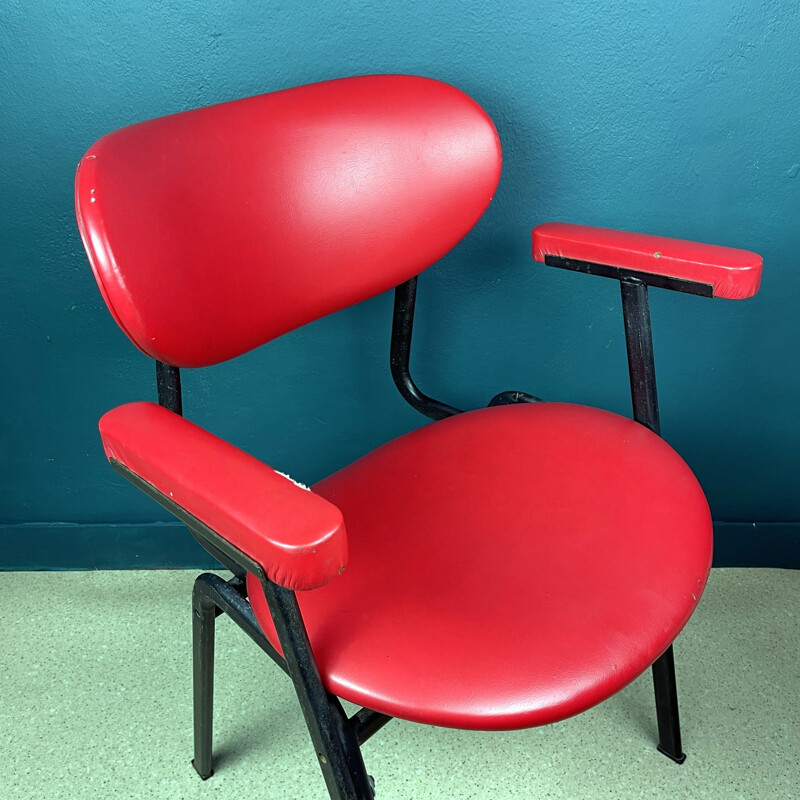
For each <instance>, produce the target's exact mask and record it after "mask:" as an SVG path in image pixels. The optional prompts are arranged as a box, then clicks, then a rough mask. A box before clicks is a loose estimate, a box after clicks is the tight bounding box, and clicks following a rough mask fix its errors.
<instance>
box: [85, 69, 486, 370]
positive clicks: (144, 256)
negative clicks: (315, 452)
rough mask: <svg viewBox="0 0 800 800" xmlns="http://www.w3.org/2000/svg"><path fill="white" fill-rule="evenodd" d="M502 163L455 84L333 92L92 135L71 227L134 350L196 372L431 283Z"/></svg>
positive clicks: (229, 106) (372, 85) (400, 78)
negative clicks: (431, 270)
mask: <svg viewBox="0 0 800 800" xmlns="http://www.w3.org/2000/svg"><path fill="white" fill-rule="evenodd" d="M500 165H501V153H500V142H499V139H498V137H497V132H496V131H495V128H494V125H493V124H492V122H491V120H490V119H489V117H488V116H487V115H486V113H485V112H484V111H483V110H482V109H481V108H480V106H478V105H477V104H476V103H475V102H474V101H473V100H472V99H470V98H469V97H467V96H466V95H465V94H463V93H462V92H460V91H459V90H457V89H455V88H453V87H452V86H448V85H447V84H444V83H440V82H438V81H434V80H430V79H428V78H418V77H410V76H404V75H377V76H365V77H358V78H344V79H340V80H335V81H328V82H325V83H318V84H312V85H309V86H301V87H298V88H294V89H286V90H284V91H279V92H274V93H272V94H265V95H261V96H258V97H251V98H247V99H243V100H237V101H234V102H230V103H224V104H222V105H217V106H211V107H208V108H201V109H198V110H195V111H186V112H183V113H180V114H174V115H172V116H168V117H162V118H160V119H154V120H151V121H149V122H143V123H140V124H138V125H132V126H130V127H127V128H123V129H121V130H118V131H115V132H114V133H110V134H108V135H107V136H104V137H103V138H102V139H100V140H99V141H98V142H96V143H95V144H94V145H93V146H92V147H91V148H90V149H89V151H88V152H87V153H86V155H85V156H84V157H83V159H82V160H81V162H80V165H79V167H78V174H77V176H76V188H75V192H76V208H77V214H78V225H79V228H80V231H81V236H82V238H83V243H84V246H85V247H86V250H87V253H88V254H89V260H90V262H91V264H92V268H93V270H94V274H95V277H96V278H97V282H98V284H99V286H100V290H101V292H102V293H103V297H104V298H105V301H106V303H107V305H108V307H109V308H110V310H111V313H112V314H113V315H114V318H115V319H116V321H117V323H118V324H119V325H120V327H121V328H122V329H123V330H124V331H125V333H126V334H127V335H128V336H129V337H130V339H131V340H132V341H133V342H134V343H135V344H136V345H137V346H138V347H139V348H140V349H141V350H143V351H144V352H145V353H147V354H148V355H150V356H152V357H153V358H156V359H159V360H160V361H163V362H166V363H168V364H173V365H175V366H179V367H197V366H205V365H208V364H214V363H218V362H221V361H225V360H226V359H229V358H233V357H234V356H237V355H240V354H241V353H244V352H246V351H247V350H250V349H252V348H254V347H258V346H259V345H261V344H264V343H265V342H267V341H269V340H270V339H273V338H275V337H277V336H280V335H281V334H283V333H286V332H287V331H290V330H292V329H293V328H296V327H299V326H301V325H303V324H305V323H307V322H310V321H311V320H314V319H317V318H318V317H322V316H324V315H326V314H329V313H331V312H333V311H337V310H338V309H340V308H344V307H345V306H348V305H352V304H354V303H357V302H359V301H361V300H364V299H366V298H368V297H371V296H373V295H376V294H379V293H380V292H383V291H386V290H388V289H391V288H393V287H394V286H396V285H398V284H400V283H402V282H403V281H405V280H407V279H408V278H410V277H412V276H414V275H416V274H418V273H419V272H421V271H422V270H424V269H426V268H427V267H429V266H430V265H431V264H433V263H434V262H435V261H437V260H438V259H439V258H441V257H442V256H443V255H445V254H446V253H447V252H448V251H449V250H450V249H451V248H452V247H453V246H454V245H455V244H457V243H458V242H459V241H460V240H461V239H462V238H463V237H464V236H465V235H466V234H467V233H468V232H469V230H470V229H471V228H472V227H473V225H474V224H475V222H476V221H477V220H478V219H479V218H480V216H481V214H482V213H483V212H484V210H485V209H486V207H487V206H488V204H489V202H490V200H491V198H492V196H493V194H494V191H495V188H496V186H497V182H498V180H499V178H500Z"/></svg>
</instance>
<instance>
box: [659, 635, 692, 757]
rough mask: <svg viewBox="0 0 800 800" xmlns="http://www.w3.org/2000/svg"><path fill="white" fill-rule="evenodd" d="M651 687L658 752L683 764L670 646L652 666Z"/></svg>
mask: <svg viewBox="0 0 800 800" xmlns="http://www.w3.org/2000/svg"><path fill="white" fill-rule="evenodd" d="M653 685H654V687H655V693H656V716H657V717H658V752H659V753H663V754H664V755H665V756H667V758H671V759H672V760H673V761H674V762H675V763H676V764H683V762H684V761H685V760H686V754H685V753H684V752H683V748H682V747H681V723H680V717H679V714H678V685H677V682H676V680H675V656H674V653H673V651H672V645H670V647H669V648H668V649H667V650H666V652H665V653H664V654H663V655H662V656H661V657H660V658H659V659H658V661H656V662H655V664H653Z"/></svg>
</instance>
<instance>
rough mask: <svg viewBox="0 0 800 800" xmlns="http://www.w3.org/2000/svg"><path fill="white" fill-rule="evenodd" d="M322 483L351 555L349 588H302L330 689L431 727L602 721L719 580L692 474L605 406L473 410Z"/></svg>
mask: <svg viewBox="0 0 800 800" xmlns="http://www.w3.org/2000/svg"><path fill="white" fill-rule="evenodd" d="M314 488H315V491H317V492H318V493H320V494H321V495H323V496H324V497H327V498H328V499H329V500H330V501H331V502H333V503H335V504H336V505H337V506H338V507H339V508H341V510H342V512H343V513H344V519H345V523H346V525H347V531H348V537H349V546H350V560H349V564H348V566H347V568H346V569H345V571H344V573H343V574H342V575H341V576H339V577H338V578H336V579H335V580H333V581H332V582H331V583H329V584H328V585H326V586H324V587H322V588H320V589H315V590H313V591H308V592H300V593H298V600H299V602H300V607H301V609H302V612H303V616H304V619H305V621H306V625H307V628H308V631H309V636H310V639H311V643H312V647H313V650H314V654H315V656H316V659H317V662H318V665H319V669H320V672H321V674H322V678H323V681H324V683H325V685H326V687H327V688H328V689H329V690H330V691H331V692H333V693H334V694H336V695H338V696H340V697H342V698H344V699H346V700H350V701H352V702H354V703H359V704H362V705H365V706H367V707H369V708H372V709H375V710H377V711H381V712H384V713H386V714H391V715H392V716H397V717H402V718H405V719H409V720H416V721H418V722H424V723H429V724H434V725H444V726H451V727H462V728H474V729H498V730H499V729H511V728H522V727H529V726H533V725H540V724H544V723H548V722H554V721H556V720H559V719H563V718H564V717H568V716H571V715H573V714H576V713H578V712H580V711H583V710H584V709H586V708H589V707H590V706H592V705H594V704H595V703H598V702H600V701H601V700H603V699H605V698H607V697H609V696H610V695H612V694H614V693H615V692H616V691H618V690H619V689H621V688H622V687H623V686H625V685H626V684H628V683H629V682H630V681H632V680H633V679H634V678H635V677H636V676H637V675H639V674H640V673H641V672H643V671H644V670H645V669H646V668H647V667H648V666H649V665H650V664H651V663H652V662H653V661H655V659H656V658H657V657H658V656H659V655H661V653H662V652H663V651H664V650H665V649H666V648H667V647H668V646H669V644H670V643H671V642H672V640H673V639H674V638H675V636H676V635H677V634H678V632H679V631H680V630H681V628H682V627H683V626H684V624H685V623H686V621H687V620H688V619H689V616H690V615H691V613H692V611H693V610H694V608H695V606H696V604H697V602H698V600H699V598H700V594H701V592H702V591H703V588H704V586H705V582H706V578H707V576H708V572H709V568H710V566H711V546H712V535H711V518H710V514H709V510H708V505H707V503H706V500H705V497H704V495H703V492H702V490H701V488H700V486H699V484H698V483H697V480H696V479H695V477H694V476H693V474H692V473H691V471H690V470H689V468H688V467H687V466H686V464H685V463H684V462H683V461H682V460H681V458H680V457H679V456H678V455H677V454H676V453H675V452H674V451H673V450H672V449H671V448H670V447H669V445H667V444H666V443H665V442H664V441H663V440H661V439H660V438H659V437H658V436H656V435H655V434H654V433H652V432H651V431H649V430H647V429H646V428H644V427H643V426H641V425H639V424H638V423H636V422H633V421H632V420H629V419H626V418H624V417H620V416H617V415H615V414H611V413H609V412H606V411H601V410H598V409H594V408H587V407H583V406H577V405H567V404H562V403H538V404H535V405H512V406H501V407H497V408H489V409H482V410H479V411H472V412H468V413H465V414H461V415H458V416H455V417H451V418H448V419H446V420H443V421H441V422H436V423H433V424H431V425H428V426H426V427H424V428H421V429H420V430H417V431H414V432H412V433H410V434H407V435H406V436H402V437H400V438H399V439H396V440H394V441H392V442H389V443H388V444H386V445H384V446H382V447H380V448H378V449H377V450H375V451H374V452H372V453H370V454H368V455H366V456H364V457H363V458H361V459H359V460H358V461H356V462H355V463H353V464H351V465H350V466H348V467H345V468H344V469H342V470H340V471H339V472H337V473H335V474H334V475H332V476H330V477H329V478H326V479H325V480H323V481H322V482H321V483H319V484H318V485H317V486H316V487H314ZM248 588H249V591H250V596H251V601H252V604H253V607H254V610H255V613H256V616H257V617H258V619H259V622H260V624H261V626H262V628H263V630H264V632H265V634H266V635H267V636H268V637H269V639H270V641H271V642H272V643H273V644H274V645H275V646H276V647H277V646H278V642H277V636H276V634H275V629H274V627H273V625H272V622H271V619H270V615H269V611H268V608H267V605H266V601H265V599H264V594H263V591H262V590H261V587H260V585H259V583H258V581H257V580H256V579H255V578H252V577H251V578H250V580H249V584H248Z"/></svg>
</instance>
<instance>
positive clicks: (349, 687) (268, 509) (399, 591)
mask: <svg viewBox="0 0 800 800" xmlns="http://www.w3.org/2000/svg"><path fill="white" fill-rule="evenodd" d="M500 163H501V155H500V143H499V140H498V137H497V133H496V131H495V129H494V126H493V125H492V123H491V121H490V120H489V118H488V117H487V116H486V114H485V113H484V112H483V111H482V109H481V108H479V107H478V106H477V105H476V104H475V103H474V102H473V101H472V100H471V99H470V98H468V97H466V96H465V95H464V94H462V93H461V92H459V91H458V90H456V89H454V88H452V87H450V86H447V85H445V84H442V83H439V82H436V81H433V80H429V79H424V78H416V77H409V76H367V77H360V78H350V79H344V80H337V81H331V82H326V83H320V84H315V85H311V86H304V87H300V88H296V89H290V90H286V91H281V92H275V93H272V94H266V95H262V96H259V97H253V98H249V99H245V100H239V101H235V102H232V103H226V104H223V105H218V106H213V107H210V108H204V109H200V110H196V111H189V112H184V113H181V114H175V115H173V116H169V117H164V118H162V119H156V120H152V121H149V122H144V123H141V124H139V125H134V126H131V127H128V128H124V129H122V130H119V131H116V132H114V133H112V134H109V135H108V136H106V137H104V138H102V139H101V140H100V141H98V142H97V143H96V144H95V145H93V146H92V147H91V148H90V150H89V151H88V153H87V154H86V156H85V157H84V158H83V160H82V161H81V163H80V166H79V169H78V174H77V179H76V206H77V215H78V223H79V227H80V231H81V236H82V238H83V242H84V245H85V247H86V250H87V253H88V255H89V260H90V262H91V265H92V268H93V270H94V273H95V276H96V278H97V281H98V284H99V286H100V289H101V292H102V293H103V296H104V298H105V300H106V302H107V304H108V306H109V309H110V310H111V313H112V314H113V315H114V318H115V319H116V321H117V322H118V323H119V325H120V327H121V328H122V329H123V330H124V331H125V333H126V334H127V335H128V337H129V338H130V339H131V341H132V342H133V343H134V344H135V345H136V346H137V347H138V348H139V349H140V350H142V351H143V352H144V353H146V354H147V355H148V356H150V357H152V358H153V359H154V360H155V361H156V368H157V383H158V396H159V403H160V407H159V406H157V405H155V404H151V403H132V404H129V405H125V406H121V407H119V408H116V409H114V410H112V411H110V412H108V413H107V414H106V415H105V416H104V417H103V418H102V420H101V422H100V432H101V436H102V439H103V444H104V447H105V450H106V454H107V456H108V458H109V459H110V461H111V463H112V464H113V466H114V467H115V468H116V469H117V470H118V471H119V472H121V473H122V474H123V475H125V476H126V477H127V478H129V479H130V480H131V481H132V482H133V483H134V484H135V485H137V486H138V487H139V488H141V489H142V490H143V491H144V492H146V493H147V494H148V495H150V496H151V497H153V498H154V499H155V500H157V501H158V502H159V503H161V504H162V505H163V506H165V507H166V508H168V509H169V510H170V511H171V512H173V513H174V514H175V515H176V516H178V517H179V518H180V519H181V520H183V521H184V522H185V523H186V524H187V526H188V528H189V530H190V531H191V532H192V533H193V534H194V535H195V537H196V538H197V539H198V540H199V541H200V542H201V543H202V544H203V545H204V546H205V547H206V548H207V549H208V551H209V552H211V553H212V554H213V555H214V556H216V557H217V558H218V559H219V560H220V562H221V563H223V564H224V565H226V566H227V567H228V568H229V569H230V570H231V572H232V573H233V577H232V578H231V579H230V580H228V581H225V580H224V579H222V578H220V577H218V576H216V575H213V574H206V575H201V576H200V577H199V578H198V579H197V581H196V583H195V590H194V598H193V608H194V701H195V758H194V766H195V768H196V769H197V771H198V772H199V774H200V775H201V776H202V777H203V778H207V777H209V776H210V775H211V773H212V762H211V737H212V726H211V722H212V698H213V663H214V620H215V618H216V616H217V615H218V614H219V613H227V614H229V615H230V616H231V617H232V618H233V619H234V620H235V621H236V622H237V624H238V625H239V626H240V627H241V628H242V629H243V630H244V631H245V632H246V633H247V634H248V635H249V636H250V637H251V638H252V639H254V641H255V642H256V643H257V644H258V645H259V646H260V647H261V648H262V649H263V650H264V651H265V652H266V653H267V654H268V655H269V656H270V657H271V658H272V660H273V661H274V662H275V663H276V664H277V665H278V666H279V667H280V668H281V669H283V670H284V672H286V673H287V674H288V675H289V677H290V679H291V680H292V681H293V683H294V686H295V688H296V691H297V695H298V698H299V701H300V707H301V709H302V712H303V714H304V717H305V720H306V723H307V725H308V729H309V732H310V735H311V739H312V742H313V747H314V752H315V753H316V758H317V760H318V762H319V765H320V767H321V770H322V773H323V776H324V779H325V781H326V784H327V787H328V791H329V793H330V796H331V797H332V798H339V799H343V798H351V799H352V798H360V799H363V798H371V797H373V794H374V781H373V780H372V778H371V777H369V776H368V774H367V770H366V768H365V766H364V762H363V760H362V756H361V751H360V745H361V744H363V742H364V741H366V739H367V738H369V737H370V736H372V735H373V734H374V733H376V732H377V731H378V730H379V729H380V728H381V727H382V726H383V725H385V724H386V723H388V722H389V721H390V720H391V718H392V717H401V718H404V719H408V720H414V721H417V722H420V723H426V724H433V725H443V726H451V727H462V728H473V729H486V730H489V729H510V728H524V727H528V726H534V725H541V724H545V723H548V722H553V721H556V720H559V719H563V718H564V717H567V716H570V715H572V714H577V713H579V712H580V711H583V710H585V709H587V708H589V707H591V706H592V705H594V704H596V703H599V702H601V701H602V700H604V699H606V698H607V697H609V696H610V695H612V694H614V693H615V692H617V691H618V690H620V689H621V688H622V687H624V686H625V685H626V684H628V683H629V682H630V681H632V680H633V679H634V678H635V677H636V676H637V675H639V674H641V673H642V672H643V671H644V670H646V669H647V668H648V667H649V666H651V665H653V666H654V677H655V686H656V701H657V702H656V705H657V714H658V724H659V748H660V749H661V750H662V751H663V752H665V753H666V754H667V755H668V756H670V757H671V758H673V759H674V760H676V761H679V762H680V761H682V760H683V758H684V756H683V751H682V748H681V742H680V729H679V723H678V708H677V693H676V688H675V675H674V664H673V657H672V649H671V644H672V642H673V640H674V639H675V637H676V636H677V635H678V633H679V632H680V630H681V628H682V627H683V626H684V624H685V623H686V621H687V620H688V619H689V616H690V615H691V613H692V611H693V610H694V608H695V606H696V604H697V602H698V600H699V598H700V595H701V593H702V591H703V587H704V585H705V582H706V578H707V576H708V571H709V568H710V564H711V518H710V515H709V511H708V506H707V503H706V501H705V498H704V496H703V493H702V490H701V489H700V486H699V485H698V483H697V481H696V479H695V478H694V476H693V475H692V473H691V471H690V470H689V468H688V467H687V466H686V464H685V463H684V462H683V461H682V460H681V458H680V457H679V456H678V455H677V454H676V453H675V452H674V451H673V450H672V449H671V448H670V447H669V446H668V445H667V444H666V443H665V442H664V441H662V440H661V439H660V438H659V436H658V435H657V434H658V429H659V423H658V406H657V400H656V394H655V373H654V369H653V361H652V345H651V341H650V325H649V316H648V309H647V287H648V286H649V285H650V286H657V287H663V288H668V289H676V290H680V291H689V292H693V293H696V294H702V295H707V296H712V295H718V296H721V297H734V298H736V297H747V296H750V295H752V294H754V293H755V291H756V290H757V288H758V282H759V278H760V271H761V259H760V258H759V257H758V256H756V255H754V254H752V253H746V252H744V251H738V250H731V249H728V248H719V247H710V246H708V245H696V244H691V243H687V242H679V241H675V240H668V239H658V238H655V237H646V236H641V235H636V234H626V233H619V232H613V231H606V230H601V229H592V228H584V227H579V226H570V225H561V224H547V225H543V226H540V227H538V228H537V229H535V230H534V233H533V245H534V247H533V252H534V258H536V259H537V260H539V261H544V262H545V263H547V264H550V265H551V266H558V267H562V268H567V269H575V270H578V271H583V272H588V273H592V274H600V275H605V276H607V277H613V278H616V279H618V280H620V282H621V287H622V297H623V305H624V311H625V324H626V337H627V342H628V355H629V362H630V367H631V389H632V397H633V405H634V418H635V419H634V420H630V419H626V418H624V417H620V416H617V415H614V414H611V413H608V412H606V411H602V410H599V409H594V408H587V407H584V406H578V405H569V404H565V403H553V402H543V401H539V400H538V398H534V397H532V396H531V395H527V394H525V393H522V392H502V393H500V394H498V395H497V396H496V397H495V398H494V400H493V401H492V403H491V404H490V407H489V408H485V409H480V410H475V411H468V412H460V411H459V410H458V409H455V408H453V407H452V406H449V405H447V404H446V403H443V402H441V401H438V400H435V399H433V398H431V397H428V396H427V395H425V394H423V393H422V392H421V391H420V390H419V388H418V387H417V386H416V384H415V383H414V381H413V379H412V378H411V375H410V373H409V351H410V344H411V335H412V328H413V316H414V303H415V295H416V276H417V275H418V274H419V273H420V272H421V271H423V270H424V269H426V268H427V267H428V266H430V265H431V264H433V263H434V262H435V261H436V260H437V259H439V258H440V257H441V256H443V255H444V254H445V253H447V252H448V250H450V249H451V248H452V247H453V246H454V245H455V244H456V243H457V242H458V241H459V240H461V239H462V238H463V237H464V236H465V235H466V234H467V233H468V232H469V230H470V229H471V228H472V226H473V225H474V224H475V222H476V221H477V220H478V219H479V218H480V216H481V214H482V213H483V211H484V210H485V209H486V207H487V205H488V204H489V202H490V200H491V198H492V196H493V194H494V191H495V188H496V186H497V183H498V180H499V177H500ZM393 287H396V295H395V308H394V325H393V330H392V342H391V356H390V365H391V372H392V375H393V378H394V380H395V383H396V384H397V386H398V388H399V389H400V392H401V394H402V395H403V396H404V397H405V398H406V399H407V400H408V401H409V402H410V403H411V404H412V405H413V406H415V407H416V408H418V409H419V410H420V411H421V412H422V413H424V414H426V415H427V416H429V417H431V418H433V419H435V420H438V421H437V422H436V423H435V424H432V425H429V426H426V427H423V428H421V429H420V430H417V431H414V432H412V433H410V434H407V435H406V436H402V437H400V438H399V439H395V440H393V441H390V442H388V443H387V444H385V445H383V446H382V447H380V448H378V449H377V450H375V451H374V452H372V453H369V454H367V455H365V456H363V457H362V458H360V459H359V460H358V461H356V462H355V463H353V464H351V465H350V466H347V467H345V468H344V469H342V470H339V471H338V472H336V473H335V474H333V475H331V476H329V477H328V478H326V479H325V480H323V481H321V482H320V483H318V484H317V485H315V486H314V487H312V488H311V489H307V488H306V487H303V486H299V485H297V484H295V483H294V482H293V481H292V480H291V479H289V478H287V477H286V476H283V475H281V474H279V473H276V472H275V471H274V470H272V469H271V468H270V467H268V466H267V465H265V464H263V463H261V462H259V461H257V460H256V459H254V458H252V457H251V456H249V455H247V454H245V453H243V452H241V451H240V450H238V449H237V448H235V447H233V446H232V445H230V444H227V443H225V442H223V441H221V440H219V439H218V438H216V437H214V436H212V435H211V434H209V433H207V432H206V431H204V430H202V429H201V428H198V427H197V426H196V425H193V424H192V423H190V422H188V421H187V420H185V419H184V418H183V417H182V416H181V414H182V401H181V391H180V368H186V367H202V366H206V365H210V364H215V363H218V362H220V361H223V360H226V359H230V358H234V357H236V356H238V355H240V354H242V353H244V352H246V351H248V350H250V349H252V348H254V347H258V346H260V345H262V344H265V343H266V342H268V341H269V340H271V339H274V338H275V337H277V336H280V335H281V334H283V333H285V332H287V331H290V330H292V329H294V328H296V327H299V326H301V325H303V324H305V323H307V322H310V321H312V320H314V319H316V318H318V317H321V316H323V315H325V314H328V313H331V312H333V311H336V310H337V309H340V308H343V307H345V306H348V305H351V304H353V303H357V302H359V301H361V300H363V299H365V298H367V297H370V296H372V295H375V294H377V293H379V292H383V291H385V290H388V289H390V288H393ZM339 698H343V699H346V700H349V701H352V702H354V703H357V704H359V705H361V706H363V708H362V709H361V710H360V711H359V712H357V713H356V714H354V715H353V716H351V717H349V718H348V717H347V715H346V714H345V712H344V711H343V708H342V706H341V704H340V702H339Z"/></svg>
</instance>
